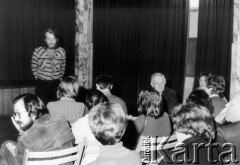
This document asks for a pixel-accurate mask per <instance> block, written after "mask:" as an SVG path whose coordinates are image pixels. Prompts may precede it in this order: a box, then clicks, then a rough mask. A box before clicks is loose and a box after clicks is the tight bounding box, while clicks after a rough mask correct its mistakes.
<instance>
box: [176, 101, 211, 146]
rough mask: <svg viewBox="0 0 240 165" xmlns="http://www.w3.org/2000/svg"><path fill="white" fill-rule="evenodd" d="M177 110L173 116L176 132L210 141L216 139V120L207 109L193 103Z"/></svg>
mask: <svg viewBox="0 0 240 165" xmlns="http://www.w3.org/2000/svg"><path fill="white" fill-rule="evenodd" d="M177 108H178V110H176V111H175V113H174V114H173V115H172V121H173V127H174V130H175V131H176V132H180V133H184V134H187V135H191V136H200V137H203V138H204V139H207V140H209V141H211V140H213V139H214V138H215V125H214V120H213V118H212V116H211V115H210V113H209V111H208V110H207V109H206V108H205V107H203V106H201V105H197V104H193V103H192V104H186V105H181V106H179V107H177Z"/></svg>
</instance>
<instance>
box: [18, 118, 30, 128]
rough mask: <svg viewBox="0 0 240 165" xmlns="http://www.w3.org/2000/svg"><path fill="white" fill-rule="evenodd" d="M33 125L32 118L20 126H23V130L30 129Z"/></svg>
mask: <svg viewBox="0 0 240 165" xmlns="http://www.w3.org/2000/svg"><path fill="white" fill-rule="evenodd" d="M32 125H33V120H32V119H31V118H30V120H29V121H28V123H27V124H24V125H23V126H20V127H21V130H22V131H26V130H28V129H29V128H30V127H32Z"/></svg>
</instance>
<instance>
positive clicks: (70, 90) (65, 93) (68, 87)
mask: <svg viewBox="0 0 240 165" xmlns="http://www.w3.org/2000/svg"><path fill="white" fill-rule="evenodd" d="M78 89H79V85H78V81H77V78H76V77H73V76H68V77H65V78H63V79H62V81H61V83H60V84H59V86H58V90H57V98H58V99H60V98H62V97H68V98H76V97H77V96H78Z"/></svg>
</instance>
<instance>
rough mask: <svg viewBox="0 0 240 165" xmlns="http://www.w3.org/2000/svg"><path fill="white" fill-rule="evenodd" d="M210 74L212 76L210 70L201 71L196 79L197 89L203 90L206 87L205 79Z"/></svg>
mask: <svg viewBox="0 0 240 165" xmlns="http://www.w3.org/2000/svg"><path fill="white" fill-rule="evenodd" d="M211 76H212V73H211V72H201V73H200V75H199V79H198V82H199V87H198V89H203V90H205V88H206V87H207V80H208V78H209V77H211Z"/></svg>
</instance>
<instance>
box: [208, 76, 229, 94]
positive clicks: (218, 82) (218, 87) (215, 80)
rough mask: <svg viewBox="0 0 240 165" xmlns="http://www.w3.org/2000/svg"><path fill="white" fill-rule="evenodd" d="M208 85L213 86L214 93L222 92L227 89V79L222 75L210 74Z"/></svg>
mask: <svg viewBox="0 0 240 165" xmlns="http://www.w3.org/2000/svg"><path fill="white" fill-rule="evenodd" d="M207 87H208V88H212V89H213V90H212V94H218V95H219V94H220V93H223V92H224V90H225V79H224V77H223V76H222V75H213V76H210V77H209V78H208V80H207Z"/></svg>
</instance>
